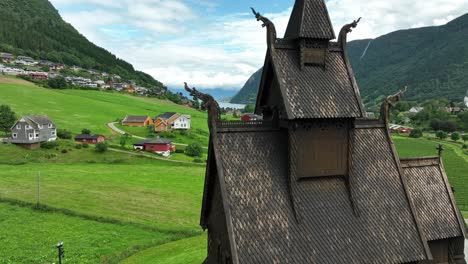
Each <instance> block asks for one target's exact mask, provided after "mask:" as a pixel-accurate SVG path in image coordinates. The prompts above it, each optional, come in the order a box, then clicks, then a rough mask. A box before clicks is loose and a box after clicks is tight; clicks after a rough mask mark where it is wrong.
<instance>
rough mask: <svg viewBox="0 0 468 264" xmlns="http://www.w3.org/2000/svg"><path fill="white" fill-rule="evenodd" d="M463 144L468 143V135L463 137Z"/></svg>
mask: <svg viewBox="0 0 468 264" xmlns="http://www.w3.org/2000/svg"><path fill="white" fill-rule="evenodd" d="M462 140H463V143H466V141H468V134H465V135H463V136H462Z"/></svg>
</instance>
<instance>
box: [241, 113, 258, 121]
mask: <svg viewBox="0 0 468 264" xmlns="http://www.w3.org/2000/svg"><path fill="white" fill-rule="evenodd" d="M262 119H263V118H262V117H261V116H259V115H255V114H245V115H243V116H242V117H241V120H242V121H255V120H262Z"/></svg>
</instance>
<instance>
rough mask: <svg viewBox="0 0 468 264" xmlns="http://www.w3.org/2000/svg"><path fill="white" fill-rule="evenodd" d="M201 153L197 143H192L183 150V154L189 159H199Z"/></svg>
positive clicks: (201, 150)
mask: <svg viewBox="0 0 468 264" xmlns="http://www.w3.org/2000/svg"><path fill="white" fill-rule="evenodd" d="M202 153H203V149H202V147H201V146H200V145H199V144H198V143H192V144H189V145H188V146H187V148H186V149H185V154H187V155H188V156H191V157H201V156H202Z"/></svg>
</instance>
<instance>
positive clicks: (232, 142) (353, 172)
mask: <svg viewBox="0 0 468 264" xmlns="http://www.w3.org/2000/svg"><path fill="white" fill-rule="evenodd" d="M254 13H255V15H256V17H257V20H260V21H262V22H263V25H264V26H265V27H266V28H267V39H268V50H267V55H266V59H265V65H264V68H263V75H262V79H261V85H260V89H259V91H258V99H257V102H256V110H255V113H256V114H258V115H260V114H263V117H264V120H257V121H253V122H239V121H224V120H220V111H219V105H218V104H217V103H216V101H215V100H214V99H213V97H211V96H209V95H206V94H203V93H200V92H198V91H197V90H196V89H194V88H193V89H190V88H188V86H186V89H187V90H188V91H189V92H190V94H191V95H192V96H193V97H194V99H200V100H202V101H203V104H204V105H205V106H206V107H207V109H208V114H209V115H208V118H209V121H208V126H209V128H210V144H209V154H208V164H207V169H206V179H205V187H204V188H205V189H204V192H203V203H202V212H201V221H200V222H201V226H202V227H203V229H207V230H208V243H207V246H208V256H207V258H206V260H205V262H204V263H209V264H210V263H234V264H238V263H414V264H416V263H456V264H457V263H460V264H461V263H466V261H465V260H464V252H463V250H464V243H465V242H464V241H465V239H464V238H465V236H466V230H465V224H464V219H463V217H462V216H461V214H460V211H459V209H458V207H457V205H456V203H455V200H454V196H453V192H452V189H451V187H450V184H449V182H448V179H447V176H446V174H445V171H444V167H443V164H442V158H441V155H442V154H441V151H439V155H438V156H435V157H431V158H416V159H409V160H408V159H403V160H400V158H399V156H398V154H397V152H396V150H395V147H394V144H393V141H392V138H391V136H390V132H389V123H388V121H389V115H390V114H389V113H390V108H391V107H392V106H393V104H394V103H396V102H397V101H399V100H400V98H401V96H402V94H403V91H401V92H399V93H397V94H395V95H393V96H389V97H387V98H386V99H385V100H384V102H383V104H382V108H381V109H382V110H381V114H380V119H369V118H367V116H366V111H365V108H364V106H363V104H362V99H361V96H360V92H359V88H358V86H357V83H356V81H355V78H354V75H353V72H352V69H351V64H350V63H349V59H348V55H347V52H346V51H347V49H346V43H347V41H346V39H347V34H348V33H349V32H351V31H352V29H353V28H355V27H356V26H357V24H358V22H359V20H357V21H354V22H353V23H350V24H347V25H345V26H344V27H343V28H342V29H341V31H340V33H339V36H338V41H337V42H332V41H331V40H332V39H335V34H334V31H333V27H332V25H331V22H330V18H329V15H328V11H327V9H326V5H325V1H324V0H296V1H295V5H294V7H293V11H292V15H291V18H290V21H289V24H288V26H287V29H286V34H285V38H284V39H281V38H277V36H276V30H275V26H274V24H273V23H272V22H271V21H270V20H268V19H267V18H265V17H263V16H261V15H260V14H259V13H256V12H254ZM246 142H248V144H246Z"/></svg>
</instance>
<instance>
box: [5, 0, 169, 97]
mask: <svg viewBox="0 0 468 264" xmlns="http://www.w3.org/2000/svg"><path fill="white" fill-rule="evenodd" d="M96 19H99V18H96ZM0 52H8V53H13V54H15V55H27V56H31V57H33V58H35V59H42V60H50V61H53V62H61V63H65V64H67V65H77V66H81V67H83V68H87V69H96V70H100V71H104V72H108V73H113V74H118V75H120V76H121V77H122V78H124V79H126V80H135V81H136V82H137V84H139V85H144V86H148V87H160V88H162V86H163V85H162V84H161V83H160V82H158V81H156V80H154V79H153V78H152V77H151V76H150V75H148V74H146V73H143V72H139V71H135V69H134V68H133V66H132V65H131V64H129V63H127V62H125V61H123V60H121V59H119V58H117V57H116V56H115V55H113V54H111V53H110V52H108V51H106V50H105V49H103V48H100V47H98V46H96V45H94V44H93V43H91V42H90V41H88V40H87V39H86V38H85V37H84V36H83V35H81V34H80V33H79V32H78V31H77V30H76V29H75V28H73V27H72V26H71V25H70V24H68V23H66V22H65V21H63V20H62V18H61V17H60V15H59V13H58V11H57V10H56V9H55V8H54V7H53V6H52V4H51V3H50V2H49V1H48V0H0Z"/></svg>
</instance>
